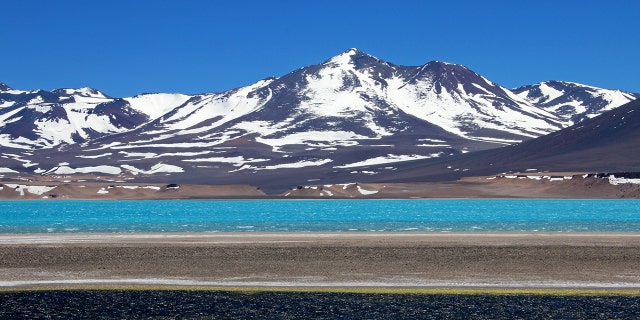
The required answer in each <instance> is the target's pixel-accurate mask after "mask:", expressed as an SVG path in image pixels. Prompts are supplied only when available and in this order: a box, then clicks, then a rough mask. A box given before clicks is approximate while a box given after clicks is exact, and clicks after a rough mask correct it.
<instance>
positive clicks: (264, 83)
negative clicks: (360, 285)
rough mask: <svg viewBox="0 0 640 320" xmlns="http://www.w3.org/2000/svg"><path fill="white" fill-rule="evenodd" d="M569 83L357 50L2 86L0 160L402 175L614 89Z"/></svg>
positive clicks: (169, 170) (102, 168)
mask: <svg viewBox="0 0 640 320" xmlns="http://www.w3.org/2000/svg"><path fill="white" fill-rule="evenodd" d="M573 85H574V87H573V89H572V90H568V89H561V88H556V87H554V88H556V89H554V90H556V91H551V89H547V88H548V87H549V88H550V87H551V84H549V83H546V84H539V85H536V86H537V87H536V86H529V87H522V88H519V89H516V90H514V91H511V90H508V89H506V88H503V87H501V86H499V85H497V84H495V83H493V82H491V81H489V80H488V79H486V78H484V77H482V76H480V75H478V74H476V73H474V72H473V71H471V70H469V69H467V68H466V67H464V66H461V65H456V64H450V63H444V62H438V61H432V62H429V63H427V64H425V65H422V66H418V67H408V66H399V65H394V64H391V63H388V62H385V61H382V60H380V59H378V58H375V57H373V56H370V55H368V54H366V53H363V52H361V51H358V50H357V49H350V50H347V51H345V52H343V53H341V54H339V55H337V56H335V57H333V58H331V59H329V60H327V61H325V62H323V63H321V64H318V65H313V66H309V67H304V68H301V69H298V70H295V71H293V72H291V73H289V74H287V75H284V76H282V77H279V78H268V79H264V80H260V81H258V82H256V83H254V84H252V85H249V86H246V87H242V88H237V89H233V90H229V91H225V92H222V93H211V94H199V95H182V94H141V95H138V96H135V97H128V98H111V97H109V96H107V95H106V94H103V93H101V92H99V91H97V90H95V89H90V88H81V89H58V90H53V91H51V92H47V91H42V90H37V91H19V90H15V89H12V88H10V87H8V86H6V85H2V86H0V170H1V171H2V172H4V173H6V174H12V173H21V174H47V175H55V174H60V175H67V174H73V173H81V174H94V175H95V174H109V175H117V176H120V178H122V179H125V178H138V179H140V178H141V177H144V179H166V177H163V176H159V174H161V173H166V174H171V175H172V177H176V179H179V180H181V181H193V182H199V183H232V182H243V183H246V182H250V183H254V184H264V183H273V182H274V181H273V180H274V179H277V178H281V179H285V180H286V179H288V178H283V177H285V176H287V175H285V174H283V172H284V173H287V174H290V177H292V178H291V179H292V181H306V180H312V181H315V180H316V179H328V178H331V177H338V176H340V177H349V179H351V180H357V179H358V178H357V177H358V176H362V175H371V174H377V173H378V172H372V171H369V170H366V167H367V166H369V165H372V164H375V165H378V166H379V165H384V167H383V168H384V170H389V171H393V170H395V169H396V167H395V166H394V164H395V163H399V162H405V161H410V160H418V159H427V158H436V157H445V156H449V155H455V154H461V153H466V152H470V151H477V150H484V149H490V148H495V147H499V146H503V145H507V144H512V143H516V142H520V141H522V140H527V139H531V138H534V137H538V136H541V135H545V134H548V133H550V132H554V131H556V130H559V129H561V128H563V127H566V126H568V125H569V124H570V123H571V122H572V120H571V119H569V118H571V117H569V118H568V117H567V116H566V114H565V113H563V112H564V111H563V110H565V109H566V108H563V107H562V106H560V105H558V103H560V101H565V100H566V101H574V100H576V99H577V98H575V96H576V92H578V91H579V90H583V91H585V92H586V91H588V90H591V89H593V90H595V91H594V92H596V93H598V94H599V93H602V92H605V93H606V92H609V91H606V90H603V89H597V88H592V87H587V86H581V85H575V84H573ZM567 88H568V86H567ZM563 90H564V91H563ZM550 92H551V93H553V94H551V93H550ZM559 92H562V93H561V94H559ZM589 92H591V91H589ZM612 92H613V91H612ZM620 94H621V95H620V96H619V97H618V96H616V97H617V98H616V99H610V100H607V99H608V98H609V96H606V97H603V98H602V99H600V100H598V99H596V98H591V99H586V98H585V99H582V100H579V101H580V102H572V106H574V107H575V110H577V111H580V110H587V111H588V112H591V113H589V114H595V113H596V112H600V111H599V110H606V109H611V108H615V107H616V106H617V105H619V104H618V103H620V104H621V103H624V100H625V99H627V100H632V99H633V98H634V97H635V96H634V95H633V94H627V93H620ZM579 96H580V97H582V96H583V95H579ZM563 99H564V100H563ZM554 101H555V102H554ZM602 101H605V102H606V101H609V103H604V102H602ZM616 104H617V105H616ZM554 106H557V107H554ZM573 119H577V118H575V117H574V118H573ZM573 121H575V120H573ZM293 169H304V170H293ZM0 174H2V173H0ZM178 176H179V178H178ZM345 179H346V178H345ZM292 181H282V183H283V184H285V183H287V184H290V183H297V182H292Z"/></svg>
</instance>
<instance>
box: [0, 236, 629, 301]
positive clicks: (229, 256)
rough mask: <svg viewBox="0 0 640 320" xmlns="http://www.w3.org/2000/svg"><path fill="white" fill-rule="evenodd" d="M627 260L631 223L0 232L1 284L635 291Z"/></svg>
mask: <svg viewBox="0 0 640 320" xmlns="http://www.w3.org/2000/svg"><path fill="white" fill-rule="evenodd" d="M639 265H640V233H537V232H533V233H531V232H527V233H519V232H514V233H411V232H351V233H341V232H339V233H251V232H246V233H131V234H129V233H127V234H124V233H113V234H93V233H84V234H82V233H77V234H76V233H61V234H0V287H2V288H4V289H8V288H14V289H15V288H23V289H35V288H84V287H88V288H112V287H124V288H167V289H168V288H185V289H188V288H211V289H214V288H227V289H228V290H235V289H234V288H239V289H240V290H256V289H255V288H262V289H264V290H331V291H335V290H374V291H378V292H380V291H383V292H398V291H402V292H416V293H420V292H422V293H426V292H434V293H435V292H443V290H444V291H446V292H505V293H509V292H512V293H513V292H546V293H551V292H556V293H558V294H562V293H563V292H565V293H570V292H576V290H578V291H581V292H584V293H588V292H600V293H602V294H604V293H606V292H618V293H625V292H626V293H628V294H636V293H638V291H639V290H640V268H638V266H639ZM252 288H253V289H252Z"/></svg>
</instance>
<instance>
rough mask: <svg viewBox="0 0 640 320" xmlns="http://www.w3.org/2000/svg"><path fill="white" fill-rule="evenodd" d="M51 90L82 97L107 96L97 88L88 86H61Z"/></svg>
mask: <svg viewBox="0 0 640 320" xmlns="http://www.w3.org/2000/svg"><path fill="white" fill-rule="evenodd" d="M52 92H54V93H58V94H64V95H79V96H82V97H93V98H107V97H108V96H107V95H106V94H104V93H102V92H101V91H99V90H96V89H94V88H90V87H82V88H62V89H55V90H53V91H52Z"/></svg>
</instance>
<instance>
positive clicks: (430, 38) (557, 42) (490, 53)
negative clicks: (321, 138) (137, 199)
mask: <svg viewBox="0 0 640 320" xmlns="http://www.w3.org/2000/svg"><path fill="white" fill-rule="evenodd" d="M639 16H640V1H635V0H629V1H621V0H618V1H616V0H609V1H586V0H582V1H562V0H554V1H547V0H537V1H526V0H519V1H490V0H487V1H453V0H452V1H427V0H424V1H420V0H415V1H408V0H395V1H379V0H363V1H356V0H352V1H349V0H337V1H336V0H324V1H320V0H318V1H305V0H298V1H286V0H283V1H247V0H227V1H225V0H220V1H214V0H202V1H198V0H191V1H189V0H183V1H163V0H156V1H142V0H139V1H135V0H126V1H121V0H108V1H100V0H92V1H86V0H77V1H71V0H58V1H50V0H40V1H35V0H20V1H12V0H9V1H3V3H2V6H1V11H0V48H1V49H0V61H1V67H0V82H4V83H6V84H8V85H9V86H12V87H14V88H16V89H24V90H30V89H46V90H51V89H55V88H62V87H65V88H68V87H83V86H90V87H94V88H97V89H99V90H101V91H103V92H105V93H107V94H109V95H111V96H114V97H125V96H131V95H135V94H138V93H143V92H181V93H202V92H219V91H224V90H227V89H232V88H236V87H239V86H243V85H248V84H251V83H253V82H255V81H257V80H260V79H263V78H266V77H269V76H282V75H284V74H287V73H289V72H291V71H293V70H295V69H298V68H301V67H304V66H307V65H312V64H317V63H321V62H323V61H325V60H327V59H329V58H330V57H332V56H334V55H336V54H339V53H340V52H342V51H344V50H346V49H348V48H351V47H356V48H358V49H360V50H362V51H364V52H367V53H369V54H371V55H373V56H376V57H378V58H380V59H382V60H385V61H388V62H391V63H395V64H399V65H422V64H424V63H426V62H428V61H431V60H440V61H446V62H452V63H458V64H462V65H465V66H467V67H469V68H470V69H472V70H474V71H475V72H477V73H479V74H481V75H483V76H485V77H487V78H489V79H490V80H492V81H494V82H496V83H498V84H500V85H503V86H505V87H508V88H511V87H517V86H520V85H525V84H533V83H537V82H540V81H544V80H552V79H553V80H565V81H573V82H580V83H584V84H589V85H594V86H599V87H605V88H612V89H622V90H627V91H633V92H640V77H638V71H640V55H639V52H640V50H639V49H640V19H638V17H639Z"/></svg>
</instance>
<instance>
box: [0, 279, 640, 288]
mask: <svg viewBox="0 0 640 320" xmlns="http://www.w3.org/2000/svg"><path fill="white" fill-rule="evenodd" d="M72 285H140V286H175V287H194V286H196V287H212V288H215V287H230V288H232V287H240V288H243V287H246V288H249V287H261V288H269V287H272V288H415V289H431V288H465V289H468V288H493V289H496V288H505V289H640V284H639V283H633V282H586V281H505V280H496V281H473V280H471V279H467V280H460V281H438V280H428V281H425V280H422V279H406V280H404V281H398V280H395V281H393V280H389V281H386V280H384V281H304V280H298V281H206V280H193V279H163V278H123V279H71V280H24V281H0V287H2V288H12V287H37V286H60V287H62V286H72Z"/></svg>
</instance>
